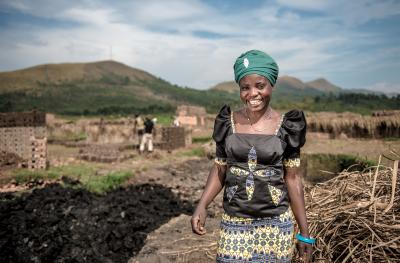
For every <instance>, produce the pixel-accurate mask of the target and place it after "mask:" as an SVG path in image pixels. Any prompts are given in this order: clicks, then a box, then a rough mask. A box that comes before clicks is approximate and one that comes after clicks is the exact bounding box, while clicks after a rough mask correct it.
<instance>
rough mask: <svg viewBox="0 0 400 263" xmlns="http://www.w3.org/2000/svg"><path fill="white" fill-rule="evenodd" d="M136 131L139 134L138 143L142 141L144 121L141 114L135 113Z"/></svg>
mask: <svg viewBox="0 0 400 263" xmlns="http://www.w3.org/2000/svg"><path fill="white" fill-rule="evenodd" d="M133 130H134V133H135V134H137V136H138V144H140V143H141V141H142V137H143V133H144V122H143V119H142V117H141V116H140V114H135V125H134V128H133Z"/></svg>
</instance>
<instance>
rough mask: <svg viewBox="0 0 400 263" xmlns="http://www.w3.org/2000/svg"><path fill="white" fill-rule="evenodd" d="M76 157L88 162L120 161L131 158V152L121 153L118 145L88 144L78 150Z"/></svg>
mask: <svg viewBox="0 0 400 263" xmlns="http://www.w3.org/2000/svg"><path fill="white" fill-rule="evenodd" d="M78 157H79V158H80V159H82V160H86V161H90V162H102V163H111V162H121V161H124V160H126V159H129V158H132V157H133V155H132V154H124V153H122V152H121V151H120V150H119V148H118V147H114V146H111V145H90V146H86V147H83V148H81V149H80V150H79V155H78Z"/></svg>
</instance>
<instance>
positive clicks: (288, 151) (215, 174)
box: [191, 50, 315, 262]
mask: <svg viewBox="0 0 400 263" xmlns="http://www.w3.org/2000/svg"><path fill="white" fill-rule="evenodd" d="M234 71H235V80H236V82H237V83H238V84H239V86H240V99H241V100H242V102H243V104H244V106H243V108H241V109H239V110H237V111H231V110H230V107H229V106H226V105H225V106H224V107H223V108H222V109H221V111H220V113H219V114H218V116H217V118H216V119H215V125H214V133H213V139H214V140H215V142H216V146H217V149H216V156H217V157H216V159H215V164H214V166H213V168H212V169H211V171H210V174H209V177H208V180H207V185H206V187H205V190H204V193H203V195H202V197H201V200H200V202H199V204H198V206H197V208H196V210H195V212H194V214H193V216H192V220H191V223H192V229H193V232H195V233H196V234H199V235H203V234H205V232H206V230H205V228H204V225H205V220H206V215H207V212H206V209H207V206H208V205H209V204H210V202H211V201H212V200H213V199H214V198H215V196H216V195H217V194H218V193H219V192H220V191H221V190H222V188H224V187H225V190H224V202H223V207H224V211H225V213H224V214H223V215H222V221H221V229H220V239H219V241H218V251H217V258H216V260H217V262H291V260H292V254H293V243H294V242H293V239H294V227H293V225H294V223H293V220H294V219H296V221H297V223H298V225H299V229H300V233H298V234H297V235H296V237H297V239H298V240H299V242H298V249H299V255H300V257H301V258H302V259H303V260H304V261H305V262H308V261H309V260H310V258H311V253H312V244H313V243H314V242H315V240H314V239H313V238H310V236H309V231H308V227H307V220H306V213H305V205H304V193H303V185H302V181H301V177H300V173H299V166H300V159H299V158H300V148H301V147H302V146H303V145H304V143H305V133H306V121H305V118H304V114H303V112H301V111H299V110H292V111H289V112H287V113H285V114H283V115H281V114H279V113H278V112H276V111H275V110H273V109H272V108H271V107H270V101H271V97H272V92H273V86H274V85H275V83H276V79H277V77H278V72H279V69H278V65H277V64H276V62H275V61H274V60H273V59H272V58H271V57H270V56H269V55H267V54H265V53H264V52H261V51H258V50H251V51H248V52H246V53H244V54H242V55H241V56H240V57H239V58H237V60H236V62H235V65H234ZM293 215H294V216H293Z"/></svg>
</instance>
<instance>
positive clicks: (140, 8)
mask: <svg viewBox="0 0 400 263" xmlns="http://www.w3.org/2000/svg"><path fill="white" fill-rule="evenodd" d="M0 34H1V38H0V50H1V52H0V71H10V70H15V69H20V68H24V67H29V66H33V65H37V64H45V63H62V62H88V61H99V60H106V59H109V58H110V47H112V58H113V59H114V60H117V61H120V62H123V63H125V64H127V65H129V66H132V67H136V68H140V69H143V70H146V71H148V72H150V73H152V74H154V75H156V76H159V77H162V78H164V79H166V80H168V81H170V82H172V83H174V84H178V85H181V86H188V87H193V88H199V89H205V88H209V87H210V86H213V85H215V84H217V83H218V82H221V81H228V80H232V79H233V71H232V65H233V63H234V60H235V59H236V57H237V56H239V55H240V54H241V53H242V52H244V51H246V50H249V49H260V50H263V51H265V52H267V53H269V54H270V55H271V56H272V57H274V58H275V59H276V61H277V62H278V64H279V66H280V75H281V76H282V75H290V76H294V77H297V78H299V79H301V80H303V81H310V80H313V79H316V78H321V77H323V78H326V79H328V80H329V81H330V82H332V83H334V84H336V85H338V86H340V87H343V88H366V89H373V90H378V91H385V92H399V93H400V1H397V0H382V1H370V0H354V1H347V0H333V1H322V0H321V1H318V0H297V1H296V0H293V1H291V0H274V1H262V0H247V1H245V0H236V1H234V0H214V1H212V0H186V1H184V0H181V1H174V0H170V1H164V0H146V1H133V0H132V1H129V0H124V1H105V0H103V1H93V0H81V1H75V0H58V1H54V0H34V1H29V0H13V1H6V0H0Z"/></svg>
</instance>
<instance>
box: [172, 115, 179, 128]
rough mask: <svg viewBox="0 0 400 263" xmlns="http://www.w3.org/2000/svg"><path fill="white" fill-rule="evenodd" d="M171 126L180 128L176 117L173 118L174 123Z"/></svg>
mask: <svg viewBox="0 0 400 263" xmlns="http://www.w3.org/2000/svg"><path fill="white" fill-rule="evenodd" d="M172 125H173V126H174V127H179V126H180V122H179V119H178V117H177V116H174V121H173V122H172Z"/></svg>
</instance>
